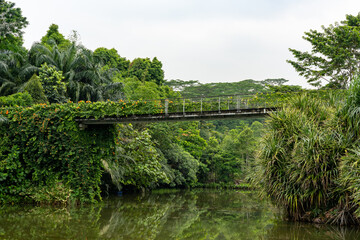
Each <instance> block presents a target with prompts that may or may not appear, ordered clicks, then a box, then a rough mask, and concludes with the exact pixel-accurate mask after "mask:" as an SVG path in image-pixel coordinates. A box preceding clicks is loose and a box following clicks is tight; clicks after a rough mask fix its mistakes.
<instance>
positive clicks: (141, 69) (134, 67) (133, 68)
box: [128, 58, 151, 82]
mask: <svg viewBox="0 0 360 240" xmlns="http://www.w3.org/2000/svg"><path fill="white" fill-rule="evenodd" d="M150 67H151V60H150V59H149V58H135V59H134V60H133V61H132V62H131V63H130V66H129V71H128V76H129V77H137V79H139V80H140V81H143V82H145V81H146V82H150V80H151V75H150V73H149V69H150Z"/></svg>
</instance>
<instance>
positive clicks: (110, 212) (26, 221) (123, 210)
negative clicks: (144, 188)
mask: <svg viewBox="0 0 360 240" xmlns="http://www.w3.org/2000/svg"><path fill="white" fill-rule="evenodd" d="M358 238H360V231H359V229H358V228H338V227H334V226H329V225H321V226H316V225H311V224H299V223H297V224H295V223H287V222H285V221H282V220H281V216H280V213H279V212H278V211H277V210H276V209H275V208H274V207H273V206H272V205H271V204H270V203H268V202H266V201H261V200H259V199H258V197H257V194H256V193H251V192H237V191H221V190H192V191H176V190H160V191H155V192H153V193H150V194H143V195H141V194H134V195H125V196H123V197H117V198H111V199H106V200H104V202H103V203H101V204H99V205H96V206H95V205H91V206H82V207H79V208H75V207H71V208H65V209H58V208H52V207H22V208H20V207H8V206H6V207H5V206H4V207H2V208H0V239H124V240H125V239H126V240H128V239H252V240H254V239H358Z"/></svg>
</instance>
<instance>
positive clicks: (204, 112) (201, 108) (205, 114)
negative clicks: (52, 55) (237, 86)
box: [76, 95, 279, 129]
mask: <svg viewBox="0 0 360 240" xmlns="http://www.w3.org/2000/svg"><path fill="white" fill-rule="evenodd" d="M266 96H267V95H264V96H263V97H258V95H223V96H215V97H204V96H203V97H198V98H191V99H186V98H177V99H157V100H146V101H145V103H146V102H147V103H148V104H152V105H154V104H155V105H156V106H157V108H158V109H157V113H151V114H148V113H144V114H142V113H140V114H139V113H136V114H131V115H125V116H124V115H118V116H108V117H103V118H94V117H89V118H78V119H76V121H77V122H78V123H79V126H80V128H82V129H84V128H86V127H87V126H88V125H108V124H116V123H134V122H161V121H194V120H216V119H230V118H238V119H246V118H262V117H264V116H266V115H268V114H269V113H271V112H274V111H276V109H277V107H278V106H279V102H278V101H277V100H276V101H274V100H270V98H269V97H266ZM142 101H143V100H142ZM134 102H135V103H136V104H137V103H138V102H139V100H138V101H135V100H133V101H130V103H129V102H128V104H131V103H132V104H133V105H134ZM143 102H144V101H143Z"/></svg>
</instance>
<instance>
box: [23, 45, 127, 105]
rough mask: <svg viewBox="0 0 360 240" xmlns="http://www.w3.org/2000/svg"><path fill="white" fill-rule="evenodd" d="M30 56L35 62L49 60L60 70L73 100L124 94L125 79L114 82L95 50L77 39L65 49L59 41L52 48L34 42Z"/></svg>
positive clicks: (38, 63) (39, 63) (94, 99)
mask: <svg viewBox="0 0 360 240" xmlns="http://www.w3.org/2000/svg"><path fill="white" fill-rule="evenodd" d="M30 60H31V62H32V63H33V64H34V65H35V66H41V65H42V64H43V63H47V64H48V65H49V66H54V67H56V70H57V71H61V72H62V74H63V76H64V77H65V79H64V81H65V82H66V83H67V94H68V96H69V97H70V99H71V100H72V101H79V100H91V101H99V100H104V99H108V98H109V99H110V98H111V99H113V100H116V99H115V98H119V97H120V96H121V93H122V83H113V82H112V81H111V79H112V78H111V72H110V73H109V72H106V71H105V72H104V71H102V70H101V69H102V66H103V65H102V64H101V63H100V62H97V61H96V60H95V59H94V54H93V52H92V51H90V50H88V49H86V48H84V47H83V46H79V45H76V44H75V43H74V42H73V43H72V44H71V45H70V46H69V47H68V48H66V49H63V50H62V49H59V48H58V47H57V45H56V44H55V45H54V46H53V47H52V48H51V49H49V48H47V47H46V46H44V45H42V44H40V43H35V44H34V45H33V46H32V48H31V49H30ZM110 94H111V96H110Z"/></svg>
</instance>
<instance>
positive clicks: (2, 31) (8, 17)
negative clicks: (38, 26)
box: [0, 0, 29, 51]
mask: <svg viewBox="0 0 360 240" xmlns="http://www.w3.org/2000/svg"><path fill="white" fill-rule="evenodd" d="M28 24H29V22H28V21H27V19H26V17H23V16H22V12H21V9H20V8H16V7H15V3H12V2H7V1H5V0H0V50H11V51H16V50H19V48H20V47H21V45H22V35H23V31H22V29H23V28H25V27H26V26H27V25H28Z"/></svg>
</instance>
